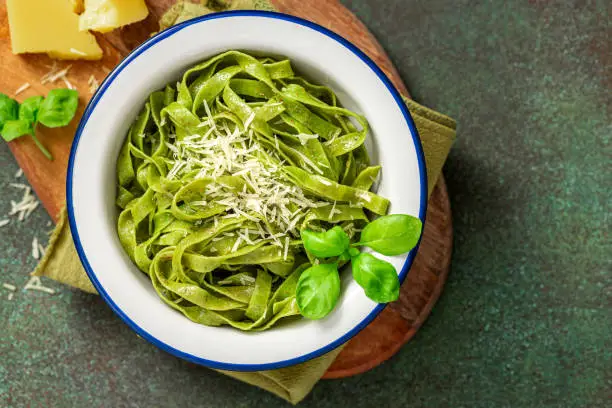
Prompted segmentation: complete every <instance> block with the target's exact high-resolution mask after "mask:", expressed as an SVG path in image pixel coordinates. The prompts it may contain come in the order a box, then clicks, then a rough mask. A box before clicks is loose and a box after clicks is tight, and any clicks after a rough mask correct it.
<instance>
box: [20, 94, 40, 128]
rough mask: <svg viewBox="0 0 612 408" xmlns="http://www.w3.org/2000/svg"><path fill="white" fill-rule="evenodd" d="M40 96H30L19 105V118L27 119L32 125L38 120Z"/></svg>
mask: <svg viewBox="0 0 612 408" xmlns="http://www.w3.org/2000/svg"><path fill="white" fill-rule="evenodd" d="M44 99H45V98H43V97H42V96H32V97H30V98H28V99H26V100H25V101H23V102H21V105H19V119H21V120H27V121H28V122H30V123H31V124H32V127H34V125H35V124H36V122H38V111H39V109H40V105H41V104H42V102H43V100H44Z"/></svg>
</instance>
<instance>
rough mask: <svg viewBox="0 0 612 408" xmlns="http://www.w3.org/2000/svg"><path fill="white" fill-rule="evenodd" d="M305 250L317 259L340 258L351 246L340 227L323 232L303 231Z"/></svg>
mask: <svg viewBox="0 0 612 408" xmlns="http://www.w3.org/2000/svg"><path fill="white" fill-rule="evenodd" d="M301 235H302V241H303V242H304V248H306V250H307V251H308V252H310V253H311V254H312V255H314V256H316V257H317V258H331V257H332V256H340V255H342V253H343V252H344V251H346V250H347V249H348V247H349V244H350V238H349V236H348V235H347V234H346V232H344V230H343V229H342V228H340V227H339V226H335V227H334V228H332V229H330V230H327V231H323V232H316V231H312V230H303V231H302V232H301Z"/></svg>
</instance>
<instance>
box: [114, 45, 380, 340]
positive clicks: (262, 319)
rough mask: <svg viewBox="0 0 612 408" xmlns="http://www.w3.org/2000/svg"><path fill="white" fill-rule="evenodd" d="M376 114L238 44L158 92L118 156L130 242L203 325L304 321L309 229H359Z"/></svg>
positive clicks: (375, 205) (124, 229)
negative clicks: (299, 298)
mask: <svg viewBox="0 0 612 408" xmlns="http://www.w3.org/2000/svg"><path fill="white" fill-rule="evenodd" d="M367 134H368V123H367V121H366V120H365V118H364V117H362V116H360V115H358V114H356V113H354V112H352V111H350V110H347V109H344V108H342V107H341V106H340V105H339V104H338V100H337V98H336V95H335V94H334V92H333V91H332V90H331V89H329V88H327V87H324V86H320V85H315V84H312V83H310V82H308V81H307V80H306V79H304V78H302V77H300V76H297V75H296V74H295V73H294V71H293V68H292V66H291V63H290V61H289V60H276V59H273V58H269V57H254V56H251V55H248V54H245V53H242V52H238V51H229V52H226V53H223V54H220V55H217V56H215V57H213V58H211V59H209V60H207V61H205V62H202V63H200V64H198V65H196V66H194V67H192V68H190V69H189V70H187V71H186V72H185V74H184V75H183V77H182V80H181V81H180V82H178V83H177V85H176V86H174V85H168V86H166V88H165V89H163V90H159V91H156V92H153V93H152V94H151V95H150V96H149V98H148V100H147V101H146V103H145V105H144V108H143V109H142V111H141V113H140V114H139V115H138V118H137V119H136V120H135V122H134V123H133V124H132V126H131V128H130V130H129V132H128V135H127V138H126V141H125V143H124V145H123V147H122V149H121V151H120V154H119V157H118V160H117V180H118V193H117V205H118V206H119V208H120V209H121V211H120V214H119V217H118V234H119V238H120V241H121V243H122V245H123V247H124V248H125V250H126V251H127V253H128V254H129V256H130V258H131V259H132V260H133V261H134V263H135V264H136V265H137V266H138V268H139V269H140V270H142V271H143V272H144V273H146V274H148V275H149V277H150V278H151V282H152V283H153V287H154V288H155V290H156V291H157V293H158V294H159V296H160V297H161V299H162V300H163V301H164V302H166V303H167V304H168V305H169V306H171V307H173V308H175V309H177V310H178V311H180V312H182V313H183V314H184V315H185V316H187V317H188V318H189V319H191V320H193V321H194V322H197V323H201V324H205V325H211V326H220V325H230V326H233V327H235V328H237V329H240V330H266V329H268V328H270V327H272V326H273V325H275V324H276V323H277V322H278V321H280V320H281V319H284V318H287V317H292V316H299V315H300V311H299V309H298V307H297V303H296V298H295V292H296V285H297V282H298V278H299V276H300V274H301V272H302V271H304V270H305V269H306V268H308V267H309V266H311V264H310V261H311V260H312V261H313V262H314V260H313V259H310V258H309V257H308V255H307V254H306V253H305V251H304V248H303V246H302V241H301V239H300V230H302V229H305V228H310V229H313V230H318V229H319V230H320V229H327V228H330V227H331V226H333V225H339V226H341V227H342V228H344V230H345V231H347V233H348V234H349V236H350V237H351V239H352V240H353V242H354V241H355V239H356V238H354V235H355V233H356V232H357V231H359V229H360V228H362V227H363V226H364V225H365V224H366V223H367V222H368V214H369V213H374V214H385V213H386V212H387V207H388V205H389V202H388V201H387V200H386V199H385V198H382V197H380V196H378V195H376V194H374V193H372V192H370V191H369V190H370V188H371V187H372V184H373V183H374V181H375V179H376V178H377V176H378V173H379V171H380V167H378V166H371V165H370V162H369V158H368V154H367V151H366V149H365V147H364V141H365V139H366V137H367Z"/></svg>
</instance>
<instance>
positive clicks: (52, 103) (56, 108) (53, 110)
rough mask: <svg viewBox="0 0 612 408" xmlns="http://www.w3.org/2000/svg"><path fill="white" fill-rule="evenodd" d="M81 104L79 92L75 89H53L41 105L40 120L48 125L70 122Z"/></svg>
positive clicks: (51, 126) (54, 125) (58, 125)
mask: <svg viewBox="0 0 612 408" xmlns="http://www.w3.org/2000/svg"><path fill="white" fill-rule="evenodd" d="M78 105H79V93H78V92H77V91H75V90H73V89H52V90H51V91H49V95H47V97H46V98H45V100H44V101H43V103H42V104H41V105H40V110H39V111H38V121H39V122H40V123H42V124H43V125H45V126H46V127H50V128H54V127H62V126H66V125H67V124H69V123H70V121H71V120H72V118H74V115H75V113H76V110H77V106H78Z"/></svg>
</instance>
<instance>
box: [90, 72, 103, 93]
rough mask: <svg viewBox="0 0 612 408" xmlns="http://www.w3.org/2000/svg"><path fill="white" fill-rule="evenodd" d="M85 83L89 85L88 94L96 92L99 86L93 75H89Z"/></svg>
mask: <svg viewBox="0 0 612 408" xmlns="http://www.w3.org/2000/svg"><path fill="white" fill-rule="evenodd" d="M87 84H88V85H89V93H90V94H93V93H94V92H96V91H97V90H98V88H99V87H100V83H99V82H98V80H97V79H96V77H94V76H93V75H90V76H89V80H88V81H87Z"/></svg>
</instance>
